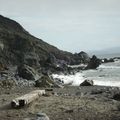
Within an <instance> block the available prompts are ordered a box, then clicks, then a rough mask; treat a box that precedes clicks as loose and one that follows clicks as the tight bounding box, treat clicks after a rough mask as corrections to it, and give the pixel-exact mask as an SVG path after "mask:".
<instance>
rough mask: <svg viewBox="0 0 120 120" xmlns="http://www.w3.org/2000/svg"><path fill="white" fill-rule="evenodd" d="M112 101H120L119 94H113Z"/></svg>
mask: <svg viewBox="0 0 120 120" xmlns="http://www.w3.org/2000/svg"><path fill="white" fill-rule="evenodd" d="M113 99H114V100H118V101H120V93H116V94H114V95H113Z"/></svg>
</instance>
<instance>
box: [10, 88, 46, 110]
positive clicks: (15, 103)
mask: <svg viewBox="0 0 120 120" xmlns="http://www.w3.org/2000/svg"><path fill="white" fill-rule="evenodd" d="M44 94H45V90H35V91H32V92H30V93H28V94H25V95H23V96H21V97H18V98H15V99H13V100H12V102H11V107H12V108H18V107H24V106H25V105H28V104H29V103H31V102H32V101H34V100H35V99H37V98H39V96H41V95H44Z"/></svg>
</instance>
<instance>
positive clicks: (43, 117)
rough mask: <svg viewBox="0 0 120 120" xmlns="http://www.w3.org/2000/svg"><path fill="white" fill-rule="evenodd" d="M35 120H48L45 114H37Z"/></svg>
mask: <svg viewBox="0 0 120 120" xmlns="http://www.w3.org/2000/svg"><path fill="white" fill-rule="evenodd" d="M37 120H50V119H49V117H48V116H47V115H46V114H45V113H40V112H39V113H37Z"/></svg>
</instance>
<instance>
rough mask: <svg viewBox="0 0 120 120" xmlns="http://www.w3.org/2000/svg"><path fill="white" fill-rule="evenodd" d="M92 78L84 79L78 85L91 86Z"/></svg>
mask: <svg viewBox="0 0 120 120" xmlns="http://www.w3.org/2000/svg"><path fill="white" fill-rule="evenodd" d="M93 84H94V83H93V80H85V81H84V82H82V83H81V84H80V86H93Z"/></svg>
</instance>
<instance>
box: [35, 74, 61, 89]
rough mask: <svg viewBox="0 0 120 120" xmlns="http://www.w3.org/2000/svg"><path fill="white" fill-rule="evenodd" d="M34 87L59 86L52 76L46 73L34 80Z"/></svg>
mask: <svg viewBox="0 0 120 120" xmlns="http://www.w3.org/2000/svg"><path fill="white" fill-rule="evenodd" d="M35 87H61V85H59V84H57V83H56V82H55V81H54V80H53V79H52V78H50V77H49V76H47V75H44V76H42V77H41V78H40V79H38V80H36V81H35Z"/></svg>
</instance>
